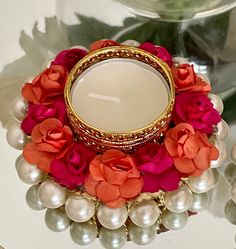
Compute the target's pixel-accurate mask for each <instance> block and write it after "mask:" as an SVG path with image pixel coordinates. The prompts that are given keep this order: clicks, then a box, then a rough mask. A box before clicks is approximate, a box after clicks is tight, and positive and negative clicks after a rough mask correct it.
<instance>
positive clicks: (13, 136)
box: [7, 123, 27, 150]
mask: <svg viewBox="0 0 236 249" xmlns="http://www.w3.org/2000/svg"><path fill="white" fill-rule="evenodd" d="M20 126H21V125H20V123H14V124H12V125H11V126H10V127H9V128H8V131H7V142H8V144H9V145H10V146H11V147H13V148H14V149H17V150H23V148H24V146H25V144H26V143H27V137H26V135H25V133H24V132H23V131H22V129H21V127H20Z"/></svg>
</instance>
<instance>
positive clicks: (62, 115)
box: [21, 99, 68, 135]
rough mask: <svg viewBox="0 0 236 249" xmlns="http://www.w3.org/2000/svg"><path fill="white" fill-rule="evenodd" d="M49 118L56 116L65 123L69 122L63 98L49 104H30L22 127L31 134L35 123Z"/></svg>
mask: <svg viewBox="0 0 236 249" xmlns="http://www.w3.org/2000/svg"><path fill="white" fill-rule="evenodd" d="M48 118H56V119H58V120H60V121H61V122H62V123H63V124H67V123H68V121H67V115H66V107H65V103H64V101H63V100H60V99H58V100H55V101H54V102H53V103H52V104H48V105H41V104H38V105H35V104H30V105H29V107H28V111H27V116H26V118H25V119H24V120H23V121H22V123H21V129H22V130H23V131H24V132H25V133H26V134H27V135H30V134H31V132H32V130H33V128H34V127H35V125H37V124H38V123H41V122H42V121H44V120H46V119H48Z"/></svg>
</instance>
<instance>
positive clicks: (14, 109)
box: [10, 96, 28, 121]
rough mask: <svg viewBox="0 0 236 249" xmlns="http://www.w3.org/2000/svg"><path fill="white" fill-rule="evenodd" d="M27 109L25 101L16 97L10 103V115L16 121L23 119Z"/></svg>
mask: <svg viewBox="0 0 236 249" xmlns="http://www.w3.org/2000/svg"><path fill="white" fill-rule="evenodd" d="M27 108H28V103H27V101H26V100H25V99H24V98H23V97H21V96H17V97H16V98H15V99H14V100H13V101H12V103H11V106H10V113H11V115H12V117H13V118H14V119H15V120H16V121H22V120H23V119H24V118H25V115H26V112H27Z"/></svg>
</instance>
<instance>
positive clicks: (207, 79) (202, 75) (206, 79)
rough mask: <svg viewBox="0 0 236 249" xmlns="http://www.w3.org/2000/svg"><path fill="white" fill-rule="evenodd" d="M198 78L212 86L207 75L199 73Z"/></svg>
mask: <svg viewBox="0 0 236 249" xmlns="http://www.w3.org/2000/svg"><path fill="white" fill-rule="evenodd" d="M197 76H198V77H199V78H201V79H202V80H204V81H205V82H207V83H208V84H211V83H210V80H209V78H208V77H207V76H206V75H205V74H201V73H198V74H197Z"/></svg>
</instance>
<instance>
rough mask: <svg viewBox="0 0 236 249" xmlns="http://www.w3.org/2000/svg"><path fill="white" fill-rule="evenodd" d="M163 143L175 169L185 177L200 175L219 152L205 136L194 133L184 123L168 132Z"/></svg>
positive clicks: (189, 126)
mask: <svg viewBox="0 0 236 249" xmlns="http://www.w3.org/2000/svg"><path fill="white" fill-rule="evenodd" d="M164 143H165V146H166V149H167V151H168V153H169V154H170V156H171V157H172V158H173V159H174V164H175V167H176V169H177V170H178V171H180V172H181V173H184V174H186V175H194V176H197V175H201V174H202V172H203V171H204V170H206V169H208V168H209V167H210V161H211V160H216V159H217V158H218V156H219V151H218V150H217V148H216V147H215V146H214V145H213V144H210V143H209V141H208V137H207V135H206V134H203V133H200V132H199V131H194V129H193V127H192V126H191V125H190V124H186V123H182V124H178V125H176V126H175V127H174V128H171V129H170V130H168V132H167V133H166V135H165V140H164Z"/></svg>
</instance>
